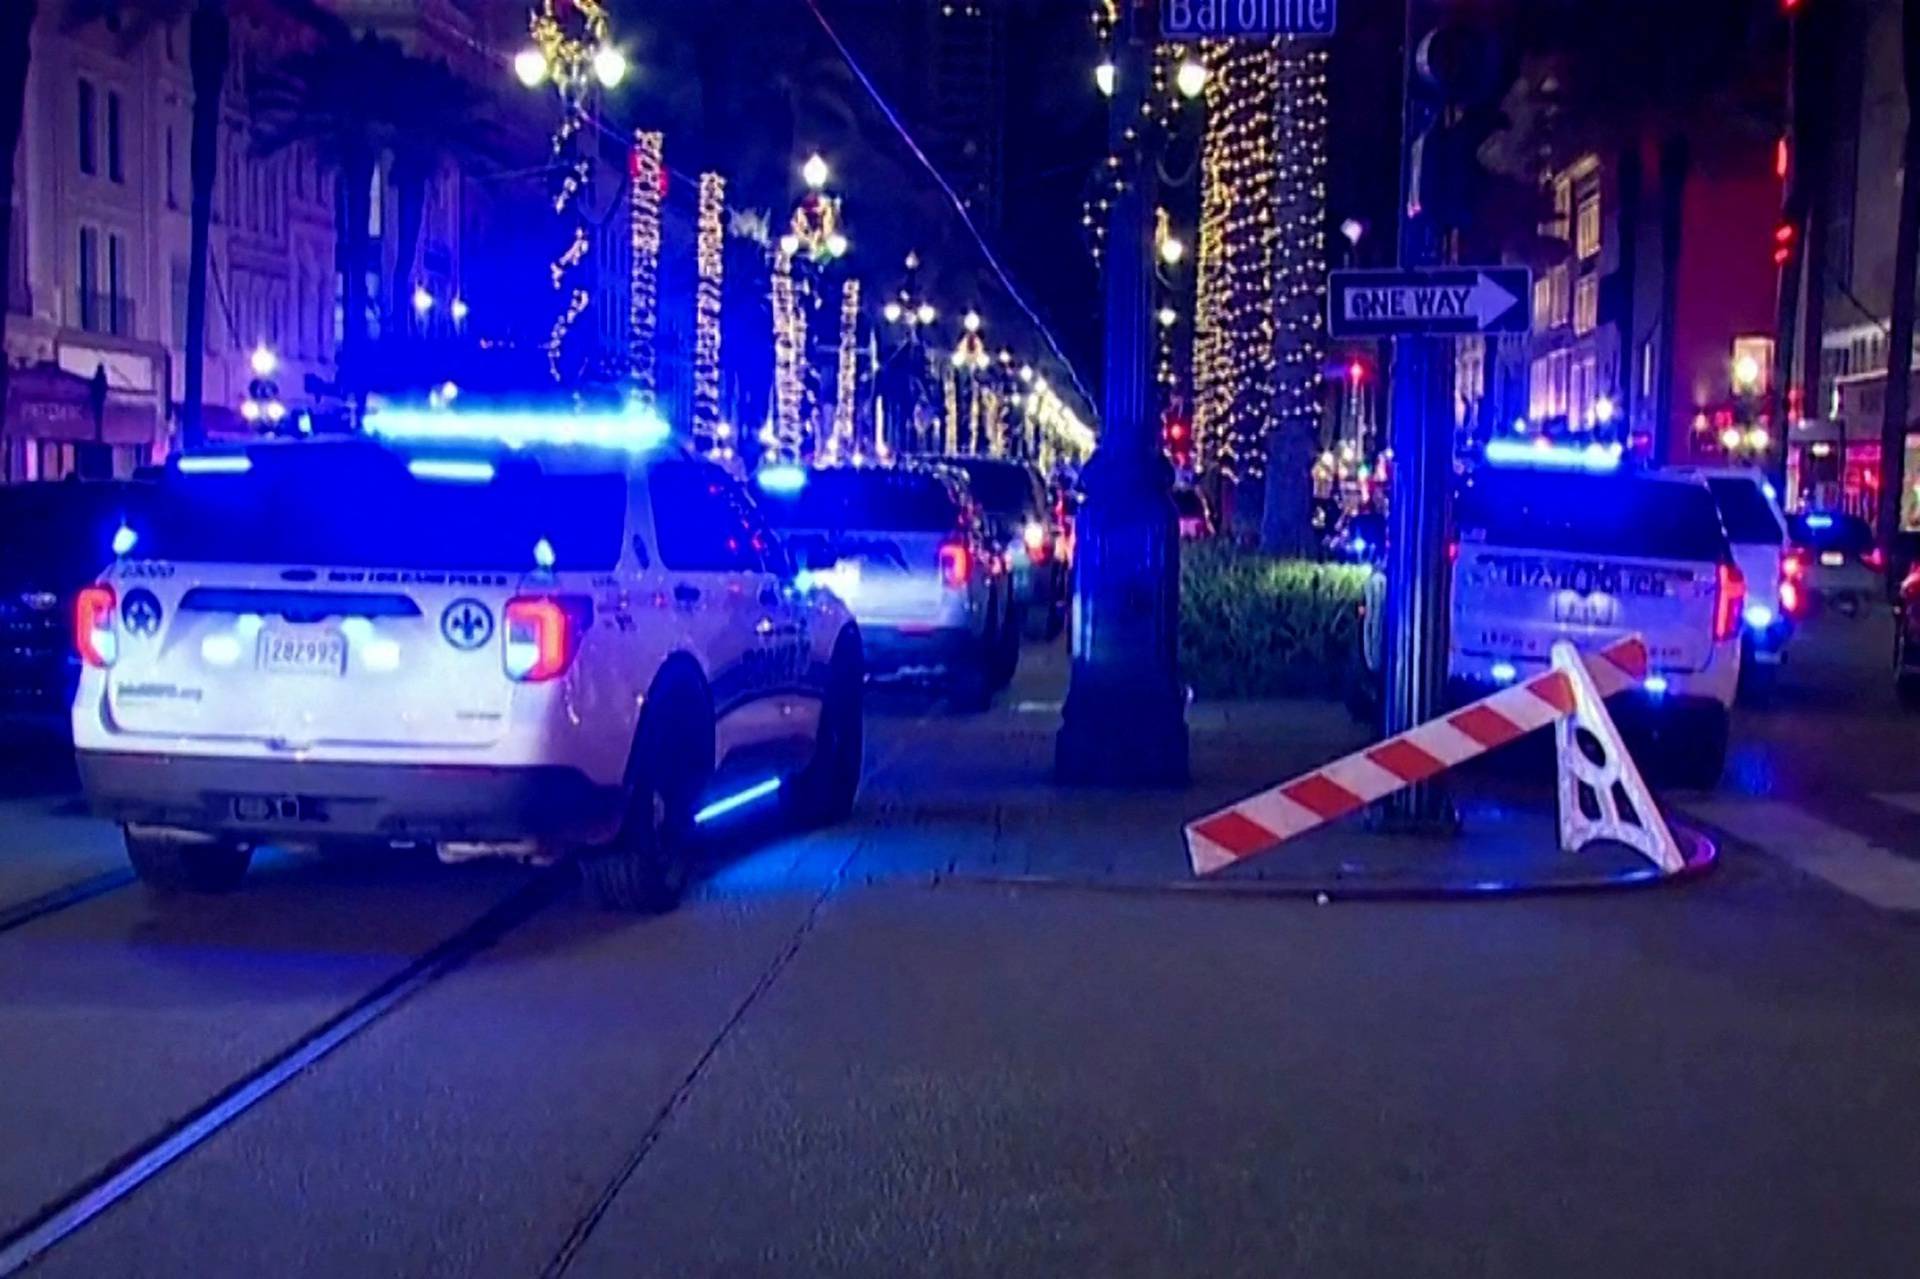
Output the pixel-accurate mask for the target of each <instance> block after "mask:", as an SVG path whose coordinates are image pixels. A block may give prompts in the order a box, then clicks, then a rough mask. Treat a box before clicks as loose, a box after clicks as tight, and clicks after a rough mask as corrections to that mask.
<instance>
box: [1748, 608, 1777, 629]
mask: <svg viewBox="0 0 1920 1279" xmlns="http://www.w3.org/2000/svg"><path fill="white" fill-rule="evenodd" d="M1743 616H1744V617H1745V618H1746V619H1747V626H1748V627H1749V628H1751V629H1753V630H1756V631H1764V630H1766V629H1767V628H1768V627H1769V626H1772V625H1773V610H1772V609H1770V608H1768V607H1767V606H1766V605H1765V604H1749V605H1747V611H1746V612H1745V614H1743Z"/></svg>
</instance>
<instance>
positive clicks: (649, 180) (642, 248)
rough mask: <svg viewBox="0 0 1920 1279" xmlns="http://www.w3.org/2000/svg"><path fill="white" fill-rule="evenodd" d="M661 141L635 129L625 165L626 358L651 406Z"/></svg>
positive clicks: (663, 181) (655, 385)
mask: <svg viewBox="0 0 1920 1279" xmlns="http://www.w3.org/2000/svg"><path fill="white" fill-rule="evenodd" d="M664 147H665V139H664V138H663V137H662V136H661V135H660V134H659V133H657V132H654V131H653V130H650V129H636V130H634V134H633V151H632V153H631V155H630V157H629V159H628V163H627V204H628V235H629V237H630V240H631V243H632V249H633V255H632V263H631V266H630V268H629V269H630V270H631V271H632V278H631V279H630V280H629V281H628V285H629V287H628V290H627V348H628V349H627V360H628V365H629V368H630V376H631V377H632V378H633V385H634V389H635V391H637V392H638V393H639V395H640V398H641V400H642V401H644V402H645V403H647V404H651V403H652V402H653V397H654V393H655V392H656V391H657V390H658V389H659V377H658V368H659V361H658V359H657V358H656V353H655V351H654V333H655V331H656V329H657V327H658V324H659V316H660V199H661V196H662V195H663V194H664V192H665V191H666V185H667V166H666V159H665V156H664V154H663V151H664Z"/></svg>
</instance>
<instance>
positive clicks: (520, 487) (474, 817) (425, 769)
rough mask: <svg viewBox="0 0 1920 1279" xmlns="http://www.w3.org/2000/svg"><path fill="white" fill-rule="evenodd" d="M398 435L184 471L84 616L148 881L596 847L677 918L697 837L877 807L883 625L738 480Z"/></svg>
mask: <svg viewBox="0 0 1920 1279" xmlns="http://www.w3.org/2000/svg"><path fill="white" fill-rule="evenodd" d="M369 429H370V431H381V432H385V433H386V434H387V435H388V436H390V437H392V438H388V439H342V440H337V441H327V442H320V441H300V442H286V443H264V444H256V445H250V446H248V447H246V448H244V449H235V450H232V451H226V452H206V453H198V454H189V455H186V456H183V457H181V458H179V459H178V460H177V461H176V462H175V463H173V464H172V466H170V467H169V469H168V473H167V474H166V476H165V477H164V479H163V480H162V481H161V483H160V484H159V486H158V493H157V494H156V496H155V500H154V501H153V502H152V503H151V504H150V507H149V509H148V510H147V511H146V512H145V513H144V514H143V515H142V516H140V517H138V518H136V520H135V521H134V522H132V523H130V524H128V525H127V526H125V527H123V528H122V529H121V530H120V532H119V533H118V535H117V536H116V537H115V542H114V547H113V549H114V551H115V554H116V558H115V560H114V562H113V564H112V565H111V566H110V567H109V568H108V569H107V570H106V571H105V572H104V573H103V574H102V575H101V577H100V578H99V580H98V581H97V582H96V583H95V584H94V585H93V586H91V587H88V588H85V589H84V590H83V591H82V592H81V593H80V595H79V597H78V600H77V601H76V604H75V628H76V630H75V640H76V646H77V648H78V650H79V653H80V656H81V658H82V661H83V666H84V669H83V673H82V676H81V679H80V684H79V689H78V692H77V694H76V696H75V700H74V707H73V729H74V741H75V746H76V749H77V755H78V761H79V769H80V775H81V778H82V781H83V783H84V786H85V790H86V793H87V796H88V798H89V800H90V802H91V803H92V805H93V807H94V808H95V809H96V811H98V812H100V813H101V814H103V815H105V816H108V817H111V818H113V819H114V820H116V821H119V822H120V823H122V824H123V826H124V828H125V832H126V844H127V852H128V855H129V857H130V859H131V861H132V863H133V866H134V868H135V870H136V871H137V872H138V873H139V875H140V876H141V877H142V878H143V879H144V880H146V881H148V882H150V883H152V884H155V885H159V886H162V887H169V888H177V887H186V888H200V889H218V888H224V887H229V886H231V885H233V884H235V883H237V882H238V880H239V879H240V877H241V876H242V875H243V874H244V872H245V870H246V868H247V864H248V861H249V858H250V857H251V855H252V850H253V848H254V847H255V846H256V845H259V844H268V843H272V844H286V845H292V846H306V845H325V844H328V843H333V842H340V841H350V842H362V841H373V842H379V843H386V844H430V845H432V846H434V847H435V848H436V849H437V850H438V851H439V852H440V854H441V855H442V856H443V857H445V858H447V859H449V860H452V859H458V858H461V857H467V856H481V855H489V854H503V855H511V856H522V857H548V856H552V855H554V854H556V853H560V852H564V851H573V850H577V851H578V852H579V853H580V857H581V868H582V878H583V881H584V883H585V885H586V887H587V889H588V891H589V893H590V894H591V895H592V896H593V897H595V898H596V899H598V900H599V901H601V902H602V903H603V904H606V905H610V906H616V907H623V908H633V909H665V908H667V907H669V906H671V905H672V903H673V902H674V901H675V900H676V898H677V896H678V894H679V892H680V891H681V889H682V887H683V886H684V883H685V880H686V876H687V872H688V860H689V841H690V837H691V836H692V835H693V833H694V831H695V829H696V828H698V827H700V826H702V825H704V824H706V823H710V822H712V821H715V820H717V819H719V818H721V817H723V816H725V815H726V814H727V813H729V812H731V811H733V810H735V809H737V808H740V807H743V806H746V805H750V804H756V803H778V804H780V805H782V806H784V807H785V808H786V809H787V810H788V811H789V813H790V814H791V815H792V816H793V817H795V818H797V819H800V820H803V821H808V822H826V821H832V820H836V819H839V818H841V817H844V816H845V815H846V814H847V813H848V812H849V811H850V810H851V808H852V805H853V802H854V796H855V792H856V790H857V788H858V785H859V781H860V773H861V757H862V719H861V667H862V657H861V648H860V636H859V632H858V629H857V628H856V626H855V625H854V623H853V621H852V619H851V618H850V616H849V615H848V613H847V611H846V609H845V608H844V607H843V606H842V605H841V604H840V602H839V601H838V600H837V599H835V598H834V597H833V596H832V595H831V594H829V593H828V592H826V591H824V590H812V589H808V588H805V587H804V586H801V585H799V584H798V583H797V582H796V575H795V573H794V571H793V566H792V565H791V564H790V563H789V561H788V559H787V556H786V553H785V551H784V549H783V547H782V545H781V543H780V542H779V540H778V539H777V538H776V537H774V536H773V535H772V534H771V533H770V532H768V531H767V529H766V528H765V526H764V525H763V524H762V522H761V520H760V517H759V515H758V513H757V511H756V509H755V507H754V505H753V503H752V502H751V500H749V498H748V497H747V496H746V495H745V493H744V492H743V490H742V489H741V487H740V486H739V485H737V484H736V483H735V482H734V481H733V480H732V479H731V478H729V477H728V476H727V475H726V474H724V473H723V472H722V471H720V470H719V469H718V468H716V467H714V466H712V465H710V464H708V463H706V462H703V461H700V460H697V459H695V458H693V457H690V456H687V455H684V454H682V453H680V452H679V451H677V450H674V449H672V448H669V447H667V446H665V445H664V444H662V443H661V442H660V440H661V436H662V435H663V430H662V428H660V426H659V424H658V422H657V420H656V419H651V418H650V417H639V418H636V417H633V416H630V415H626V414H609V415H606V416H604V417H589V416H584V415H570V416H565V417H561V418H558V419H548V418H540V417H535V416H533V415H508V414H496V415H460V416H455V415H451V414H426V413H419V414H415V413H411V412H406V413H401V412H392V413H388V414H385V415H376V416H374V417H371V418H370V419H369ZM555 437H557V438H558V439H559V440H562V441H566V443H564V444H562V445H558V446H550V444H549V441H550V440H551V439H552V438H555Z"/></svg>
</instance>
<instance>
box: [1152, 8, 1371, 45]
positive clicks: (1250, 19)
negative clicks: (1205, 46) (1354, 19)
mask: <svg viewBox="0 0 1920 1279" xmlns="http://www.w3.org/2000/svg"><path fill="white" fill-rule="evenodd" d="M1336 7H1337V4H1336V0H1160V38H1161V39H1163V40H1232V39H1235V38H1241V39H1250V38H1255V37H1262V36H1330V35H1332V34H1333V20H1334V10H1335V8H1336Z"/></svg>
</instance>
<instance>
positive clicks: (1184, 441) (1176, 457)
mask: <svg viewBox="0 0 1920 1279" xmlns="http://www.w3.org/2000/svg"><path fill="white" fill-rule="evenodd" d="M1160 437H1161V439H1160V442H1161V445H1162V447H1164V448H1165V449H1166V451H1167V456H1168V457H1169V458H1171V459H1172V460H1173V463H1174V465H1176V466H1187V465H1189V464H1190V463H1191V462H1192V461H1193V424H1192V423H1191V422H1189V421H1187V419H1186V418H1184V417H1169V418H1168V419H1167V422H1166V425H1165V426H1164V427H1162V428H1161V431H1160Z"/></svg>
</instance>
